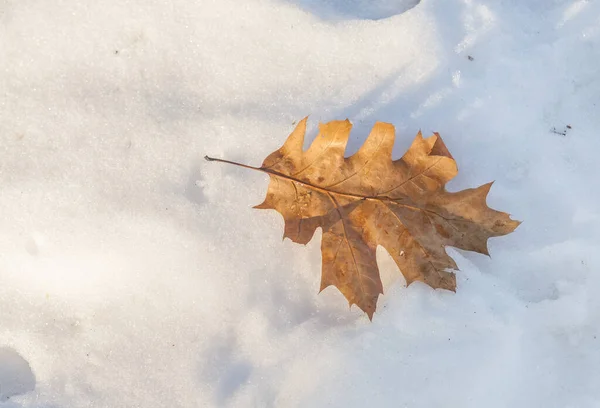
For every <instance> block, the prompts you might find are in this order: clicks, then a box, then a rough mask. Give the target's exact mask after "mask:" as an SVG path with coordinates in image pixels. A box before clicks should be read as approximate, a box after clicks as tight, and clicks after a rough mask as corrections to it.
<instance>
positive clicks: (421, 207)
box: [206, 118, 520, 319]
mask: <svg viewBox="0 0 600 408" xmlns="http://www.w3.org/2000/svg"><path fill="white" fill-rule="evenodd" d="M306 121H307V118H305V119H303V120H302V121H300V122H299V123H298V125H297V126H296V129H295V130H294V131H293V132H292V133H291V134H290V136H289V137H288V139H287V141H286V142H285V144H284V145H283V146H282V147H281V148H280V149H279V150H277V151H275V152H273V153H271V154H270V155H269V156H268V157H267V158H266V159H265V161H264V162H263V164H262V166H261V167H258V168H257V167H251V166H246V165H242V166H243V167H247V168H251V169H255V170H260V171H262V172H265V173H267V174H269V176H270V179H271V181H270V184H269V189H268V191H267V196H266V198H265V201H264V202H263V203H262V204H260V205H258V206H256V207H255V208H265V209H275V210H277V211H278V212H280V213H281V215H282V216H283V218H284V220H285V232H284V238H285V237H287V238H290V239H291V240H292V241H294V242H297V243H300V244H306V243H308V242H309V241H310V240H311V238H312V236H313V234H314V232H315V230H316V229H317V228H319V227H320V228H322V231H323V238H322V242H321V253H322V277H321V289H320V290H323V289H325V288H326V287H328V286H330V285H334V286H336V287H337V288H338V289H339V290H340V292H342V294H343V295H344V296H345V297H346V299H347V300H348V302H349V303H350V306H352V305H353V304H356V305H358V307H360V308H361V309H362V310H363V311H364V312H365V313H366V314H367V315H368V316H369V319H372V318H373V313H374V312H375V308H376V305H377V299H378V297H379V295H380V294H383V286H382V283H381V279H380V277H379V269H378V267H377V262H376V259H375V250H376V248H377V246H378V245H381V246H382V247H384V248H385V249H386V250H387V251H388V253H389V254H390V255H391V256H392V258H393V259H394V261H395V262H396V264H397V265H398V267H399V268H400V271H401V272H402V274H403V275H404V278H405V279H406V283H407V285H410V284H411V283H412V282H414V281H421V282H424V283H426V284H427V285H429V286H431V287H432V288H442V289H448V290H452V291H454V290H455V289H456V277H455V275H454V273H453V272H451V271H449V270H453V269H454V270H456V269H457V266H456V263H455V262H454V260H453V259H452V258H450V256H448V254H447V253H446V250H445V249H444V247H445V246H453V247H456V248H460V249H465V250H469V251H475V252H479V253H482V254H488V249H487V240H488V238H489V237H494V236H500V235H506V234H508V233H510V232H512V231H513V230H514V229H515V228H516V227H517V226H518V225H519V224H520V222H519V221H514V220H511V219H510V216H509V215H508V214H506V213H503V212H500V211H495V210H492V209H490V208H489V207H488V206H487V205H486V196H487V194H488V192H489V190H490V187H491V185H492V183H488V184H484V185H482V186H481V187H478V188H474V189H467V190H463V191H459V192H456V193H451V192H448V191H446V190H445V188H444V186H445V184H446V183H447V182H448V181H450V180H451V179H452V178H453V177H454V176H455V175H456V174H457V172H458V170H457V167H456V162H455V161H454V159H453V158H452V155H451V154H450V152H449V151H448V149H447V148H446V145H445V144H444V142H443V141H442V138H441V137H440V136H439V134H437V133H435V134H434V135H433V136H431V137H428V138H426V139H424V138H423V137H422V135H421V133H420V132H419V133H418V134H417V136H416V138H415V140H414V141H413V143H412V145H411V146H410V148H409V149H408V151H407V152H406V153H405V154H404V156H403V157H402V158H400V159H398V160H395V161H392V147H393V145H394V127H393V126H392V125H391V124H388V123H382V122H377V123H376V124H375V126H374V127H373V129H372V131H371V133H370V134H369V137H368V138H367V140H366V141H365V143H364V144H363V145H362V147H361V148H360V150H359V151H358V152H356V153H355V154H354V155H352V156H351V157H348V158H344V151H345V149H346V143H347V142H348V136H349V134H350V129H351V127H352V125H351V124H350V122H349V121H348V120H345V121H332V122H329V123H326V124H321V125H320V127H319V134H318V136H317V137H316V139H315V140H314V141H313V143H312V144H311V146H310V148H309V149H308V150H306V151H303V150H302V146H303V144H304V134H305V131H306ZM206 158H207V160H216V161H224V162H227V163H231V164H237V165H240V164H238V163H233V162H229V161H225V160H220V159H212V158H209V157H206Z"/></svg>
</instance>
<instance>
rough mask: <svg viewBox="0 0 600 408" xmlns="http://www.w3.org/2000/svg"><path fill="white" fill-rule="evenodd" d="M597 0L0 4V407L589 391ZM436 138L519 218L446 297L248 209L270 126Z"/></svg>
mask: <svg viewBox="0 0 600 408" xmlns="http://www.w3.org/2000/svg"><path fill="white" fill-rule="evenodd" d="M598 61H600V3H599V2H598V1H594V0H589V1H585V0H529V1H519V0H505V1H493V0H422V1H420V2H418V1H408V0H406V1H400V0H374V1H365V0H353V1H347V2H346V1H341V0H329V1H323V2H318V1H312V0H245V1H243V2H242V1H235V0H200V1H189V0H185V1H184V0H171V1H159V0H127V1H117V0H106V1H102V2H94V1H89V0H88V1H83V0H79V1H78V0H61V1H58V0H45V1H40V0H0V347H2V348H1V349H0V350H1V351H0V387H2V388H1V389H0V408H25V407H32V408H71V407H103V408H104V407H112V408H119V407H173V408H175V407H324V406H331V407H337V406H344V407H367V406H373V407H418V408H420V407H459V408H465V407H473V408H480V407H486V408H496V407H498V408H500V407H519V408H521V407H522V408H531V407H546V408H554V407H556V408H559V407H560V408H563V407H577V408H591V407H598V406H600V387H599V386H598V384H600V296H598V293H599V291H600V252H599V251H598V248H599V247H600V204H599V203H600V193H599V191H598V174H600V162H599V161H598V159H597V155H598V151H600V138H599V137H598V135H597V129H598V127H599V125H600V119H599V118H600V115H599V111H600V68H599V66H600V65H599V64H598ZM306 115H310V135H311V136H312V137H314V135H315V130H316V125H317V123H318V122H319V121H327V120H331V119H344V118H346V117H347V118H349V119H350V120H351V121H352V122H353V123H354V129H353V132H352V135H351V141H350V145H349V149H348V153H352V152H354V151H356V150H357V149H358V147H359V146H360V145H361V144H362V142H363V141H364V138H365V137H366V135H367V133H368V131H369V129H370V127H371V126H372V125H373V123H374V122H375V121H377V120H379V121H387V122H392V123H394V124H395V125H396V129H397V142H396V147H395V149H394V154H395V156H396V157H399V156H400V155H401V154H402V153H403V152H404V150H405V149H406V148H407V147H408V145H409V143H410V141H411V140H412V138H413V137H414V135H415V133H416V132H417V131H418V130H419V129H422V130H423V132H424V133H430V132H432V131H438V132H440V133H441V135H442V137H443V138H444V140H445V142H446V144H447V145H448V147H449V149H450V151H451V152H452V154H453V155H454V157H455V158H456V160H457V162H458V165H459V168H460V173H459V175H458V176H457V177H456V179H455V180H453V181H452V182H451V183H450V184H449V186H448V187H449V189H450V190H452V191H456V190H458V189H463V188H467V187H475V186H478V185H481V184H483V183H486V182H488V181H490V180H495V184H494V186H493V188H492V190H491V193H490V196H489V199H488V203H489V205H490V206H491V207H492V208H497V209H501V210H503V211H507V212H510V213H512V214H513V216H514V218H516V219H519V220H523V221H524V223H523V224H522V225H521V226H520V227H519V228H518V229H517V230H516V231H515V232H514V233H513V234H511V235H508V236H505V237H501V238H496V239H492V240H491V241H490V252H491V254H492V258H488V257H485V256H482V255H478V254H474V253H467V252H462V251H458V250H453V249H450V252H451V254H452V255H453V256H454V258H455V259H456V260H457V262H458V264H459V267H460V271H459V272H458V274H457V280H458V291H457V293H452V292H448V291H442V290H437V291H436V290H432V289H430V288H429V287H426V286H425V285H423V284H419V283H416V284H414V285H411V286H410V287H408V288H407V287H405V283H404V280H403V279H402V278H401V277H400V274H399V272H398V271H397V269H396V267H395V265H394V263H393V261H391V259H390V257H389V256H388V255H387V254H386V253H385V251H384V250H381V248H380V250H379V251H378V259H379V263H380V267H381V273H382V275H383V279H384V285H385V287H386V293H385V295H384V296H383V297H381V298H380V302H379V308H378V311H377V313H376V314H375V317H374V322H373V323H369V321H368V319H367V318H366V316H364V314H362V313H360V311H359V310H358V309H357V308H356V307H353V308H352V309H350V310H349V309H348V307H347V303H346V302H345V300H344V299H343V297H342V295H341V294H340V293H339V292H337V291H336V290H335V289H334V288H328V289H326V290H325V291H323V293H321V294H320V295H317V290H318V286H319V275H320V251H319V245H320V244H319V243H320V236H321V235H320V232H319V233H317V235H316V236H315V237H314V239H313V241H312V242H311V243H309V244H308V245H307V246H306V247H303V246H300V245H296V244H293V243H292V242H290V241H289V240H286V241H284V242H282V241H281V234H282V231H283V221H282V219H281V217H280V216H279V215H278V214H277V213H275V212H272V211H259V210H254V209H252V208H251V207H252V205H254V204H257V203H259V202H261V201H262V198H263V195H264V193H265V191H266V187H267V183H268V180H267V177H266V176H265V175H263V174H260V173H256V172H251V171H248V170H245V169H240V168H235V167H232V166H227V165H224V164H219V163H209V162H205V161H204V160H203V159H202V158H203V156H204V155H206V154H208V155H211V156H214V157H223V158H227V159H230V160H236V161H241V162H244V163H248V164H251V165H259V164H260V163H261V162H262V159H263V158H264V157H265V156H266V155H267V154H269V153H270V152H272V151H273V150H275V149H276V148H278V147H279V146H280V145H281V144H282V142H283V141H284V139H285V137H286V136H287V134H288V133H289V132H290V131H291V129H292V128H293V122H294V121H296V120H298V119H300V118H302V117H304V116H306Z"/></svg>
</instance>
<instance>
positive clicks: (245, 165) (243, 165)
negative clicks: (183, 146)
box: [204, 156, 264, 172]
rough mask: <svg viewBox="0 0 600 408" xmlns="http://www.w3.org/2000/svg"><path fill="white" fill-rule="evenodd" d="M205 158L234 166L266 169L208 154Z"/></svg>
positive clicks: (259, 169)
mask: <svg viewBox="0 0 600 408" xmlns="http://www.w3.org/2000/svg"><path fill="white" fill-rule="evenodd" d="M204 159H205V160H207V161H216V162H221V163H228V164H233V165H234V166H239V167H244V168H246V169H251V170H258V171H263V172H264V169H261V168H260V167H253V166H248V165H247V164H242V163H237V162H234V161H229V160H225V159H216V158H214V157H208V156H204Z"/></svg>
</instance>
